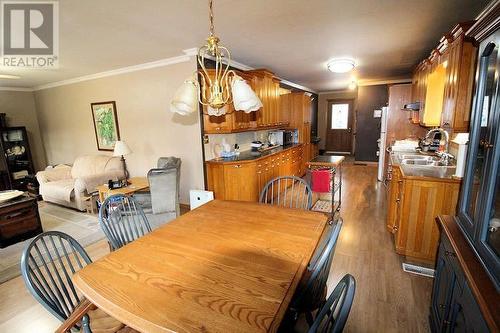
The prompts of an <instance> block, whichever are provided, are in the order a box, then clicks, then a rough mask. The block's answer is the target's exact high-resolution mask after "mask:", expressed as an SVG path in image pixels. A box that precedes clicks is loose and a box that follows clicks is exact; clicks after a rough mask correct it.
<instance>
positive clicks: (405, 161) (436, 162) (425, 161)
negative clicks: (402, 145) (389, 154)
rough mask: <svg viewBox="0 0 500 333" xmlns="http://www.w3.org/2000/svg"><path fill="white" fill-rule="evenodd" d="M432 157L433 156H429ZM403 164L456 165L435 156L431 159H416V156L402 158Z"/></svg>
mask: <svg viewBox="0 0 500 333" xmlns="http://www.w3.org/2000/svg"><path fill="white" fill-rule="evenodd" d="M428 157H431V156H428ZM401 164H405V165H420V166H430V167H454V165H450V164H448V165H446V164H445V163H443V162H442V161H439V160H437V159H435V158H433V157H431V159H428V158H426V159H418V158H417V159H415V158H413V159H412V158H408V159H403V160H401Z"/></svg>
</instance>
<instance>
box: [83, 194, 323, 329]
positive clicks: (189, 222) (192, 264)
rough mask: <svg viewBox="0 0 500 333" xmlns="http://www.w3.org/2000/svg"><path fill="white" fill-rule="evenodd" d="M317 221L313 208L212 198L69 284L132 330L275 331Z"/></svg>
mask: <svg viewBox="0 0 500 333" xmlns="http://www.w3.org/2000/svg"><path fill="white" fill-rule="evenodd" d="M327 223H328V218H327V217H326V216H325V215H324V214H321V213H317V212H311V211H304V210H299V209H291V208H278V207H275V206H270V205H264V204H258V203H251V202H238V201H220V200H214V201H211V202H209V203H207V204H205V205H203V206H201V207H199V208H197V209H195V210H193V211H191V212H189V213H187V214H185V215H182V216H181V217H179V218H177V219H176V220H174V221H172V222H170V223H168V224H165V225H163V226H162V227H160V228H158V229H156V230H154V231H153V232H151V233H150V234H148V235H146V236H143V237H141V238H139V239H137V240H135V241H133V242H131V243H129V244H128V245H126V246H124V247H122V248H121V249H118V250H116V251H114V252H111V253H110V254H108V255H106V256H105V257H103V258H101V259H99V260H97V261H96V262H94V263H92V264H90V265H88V266H86V267H85V268H83V269H82V270H80V271H78V272H77V273H76V274H75V275H74V276H73V282H74V283H75V285H76V287H77V288H78V289H79V291H80V292H81V293H82V294H83V295H84V296H85V297H86V298H87V299H88V300H90V301H91V302H92V303H93V304H95V305H96V306H97V307H99V308H100V309H102V310H103V311H105V312H106V313H108V314H109V315H111V316H113V317H115V318H116V319H118V320H120V321H121V322H123V323H124V324H126V325H128V326H130V327H132V328H134V329H136V330H138V331H140V332H275V331H276V330H277V329H278V327H279V325H280V323H281V321H282V319H283V317H284V314H285V311H286V309H287V308H288V306H289V303H290V301H291V299H292V296H293V294H294V292H295V290H296V288H297V286H298V284H299V281H300V280H301V278H302V276H303V274H304V272H305V270H306V268H307V264H308V262H309V260H310V259H311V257H312V254H313V252H314V250H315V248H316V245H317V244H318V241H319V239H320V237H321V235H322V233H323V232H324V231H325V227H326V225H327Z"/></svg>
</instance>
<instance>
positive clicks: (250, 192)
mask: <svg viewBox="0 0 500 333" xmlns="http://www.w3.org/2000/svg"><path fill="white" fill-rule="evenodd" d="M303 154H304V147H303V145H298V146H294V147H291V148H287V149H284V150H282V151H279V152H276V153H274V154H269V155H267V156H263V157H261V158H258V159H252V160H242V161H234V162H233V161H228V162H225V161H217V160H212V161H208V162H206V165H207V187H208V190H210V191H213V192H214V196H215V198H216V199H220V200H242V201H258V200H259V195H260V192H261V190H262V188H264V186H265V185H266V184H267V182H268V181H270V180H271V179H273V178H276V177H279V176H300V175H302V174H303V172H304V171H305V169H303V166H302V160H303Z"/></svg>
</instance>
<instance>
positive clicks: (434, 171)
mask: <svg viewBox="0 0 500 333" xmlns="http://www.w3.org/2000/svg"><path fill="white" fill-rule="evenodd" d="M399 154H408V153H392V154H391V155H390V158H391V164H392V165H393V166H398V167H399V168H400V169H401V173H402V176H403V177H405V178H417V179H421V178H428V179H429V180H442V181H451V182H460V181H461V179H457V178H454V177H452V176H453V175H454V174H455V169H456V167H455V166H448V167H430V166H422V165H407V164H401V161H400V159H399ZM412 154H418V153H412Z"/></svg>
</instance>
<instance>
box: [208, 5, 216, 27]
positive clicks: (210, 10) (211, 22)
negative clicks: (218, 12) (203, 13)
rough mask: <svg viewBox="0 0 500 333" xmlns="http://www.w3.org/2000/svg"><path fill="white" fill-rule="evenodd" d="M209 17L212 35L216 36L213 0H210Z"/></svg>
mask: <svg viewBox="0 0 500 333" xmlns="http://www.w3.org/2000/svg"><path fill="white" fill-rule="evenodd" d="M208 19H209V21H210V36H215V31H214V30H215V28H214V9H213V0H208Z"/></svg>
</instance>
